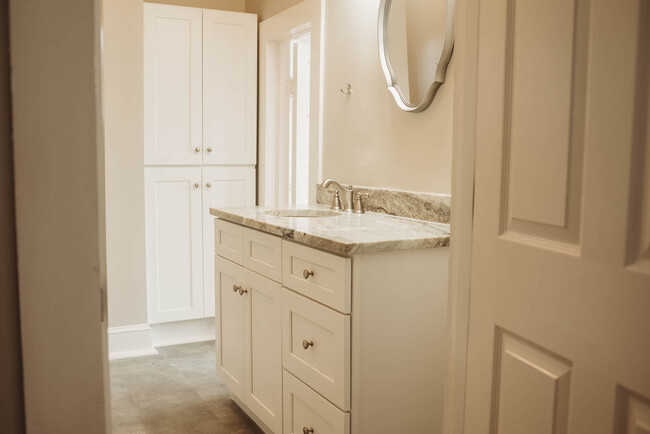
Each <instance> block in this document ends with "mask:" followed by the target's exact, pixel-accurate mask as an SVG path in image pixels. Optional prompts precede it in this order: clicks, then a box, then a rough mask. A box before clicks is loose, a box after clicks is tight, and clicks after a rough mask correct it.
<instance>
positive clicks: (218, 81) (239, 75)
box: [203, 9, 257, 164]
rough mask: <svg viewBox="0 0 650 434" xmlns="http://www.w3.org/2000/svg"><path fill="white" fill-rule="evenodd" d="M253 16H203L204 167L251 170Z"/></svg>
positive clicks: (254, 86)
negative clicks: (234, 166) (246, 166)
mask: <svg viewBox="0 0 650 434" xmlns="http://www.w3.org/2000/svg"><path fill="white" fill-rule="evenodd" d="M256 131H257V16H256V15H255V14H243V13H239V12H228V11H217V10H208V9H204V10H203V141H204V147H205V152H204V154H203V155H204V156H203V162H204V164H255V163H256V152H257V134H256Z"/></svg>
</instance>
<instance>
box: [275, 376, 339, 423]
mask: <svg viewBox="0 0 650 434" xmlns="http://www.w3.org/2000/svg"><path fill="white" fill-rule="evenodd" d="M283 386H284V387H283V389H284V392H283V394H284V398H283V400H284V406H283V407H284V434H303V433H309V432H313V433H314V434H349V433H350V413H347V412H345V411H341V410H339V409H338V408H336V407H335V406H334V405H332V404H331V403H330V402H328V401H327V400H326V399H325V398H323V397H322V396H320V395H319V394H318V393H316V392H314V391H313V390H312V389H310V388H309V387H308V386H306V385H305V384H304V383H303V382H301V381H300V380H298V379H297V378H296V377H294V376H293V375H291V374H290V373H289V372H287V371H284V375H283ZM310 430H313V431H310Z"/></svg>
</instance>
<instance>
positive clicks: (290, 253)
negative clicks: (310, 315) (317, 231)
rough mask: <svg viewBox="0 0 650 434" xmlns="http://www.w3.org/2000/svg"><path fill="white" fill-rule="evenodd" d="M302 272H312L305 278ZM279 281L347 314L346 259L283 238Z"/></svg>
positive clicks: (348, 264) (348, 279) (348, 281)
mask: <svg viewBox="0 0 650 434" xmlns="http://www.w3.org/2000/svg"><path fill="white" fill-rule="evenodd" d="M305 271H307V272H313V273H314V274H313V275H310V276H308V277H307V278H305V275H304V272H305ZM282 284H283V285H284V286H286V287H288V288H291V289H293V290H294V291H297V292H299V293H301V294H303V295H305V296H307V297H309V298H311V299H313V300H316V301H318V302H320V303H323V304H325V305H326V306H329V307H331V308H333V309H336V310H338V311H339V312H343V313H350V305H351V289H350V287H351V259H350V258H343V257H340V256H336V255H332V254H331V253H326V252H321V251H319V250H316V249H312V248H309V247H306V246H301V245H300V244H296V243H292V242H290V241H286V240H283V241H282Z"/></svg>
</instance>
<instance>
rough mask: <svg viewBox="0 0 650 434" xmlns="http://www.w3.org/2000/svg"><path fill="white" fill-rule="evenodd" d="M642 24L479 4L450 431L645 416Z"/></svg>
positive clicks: (540, 429)
mask: <svg viewBox="0 0 650 434" xmlns="http://www.w3.org/2000/svg"><path fill="white" fill-rule="evenodd" d="M648 10H649V7H648V2H647V0H636V1H625V2H619V1H614V0H592V1H587V0H575V1H572V2H566V1H564V0H551V1H546V2H539V1H535V0H482V1H481V7H480V15H479V20H480V25H479V29H480V30H479V40H480V44H479V51H478V86H477V89H478V90H477V92H478V94H477V101H478V102H477V118H476V119H477V124H476V173H475V174H476V179H475V185H476V190H475V209H474V220H473V221H474V233H473V247H472V274H471V297H470V324H469V347H468V369H467V393H466V399H467V402H466V413H465V432H468V433H475V432H476V433H487V432H496V433H501V434H509V433H521V432H527V433H528V432H530V433H608V434H609V433H611V432H612V429H613V427H615V426H616V427H619V426H620V427H621V429H620V430H617V431H616V432H633V431H626V429H627V427H629V426H632V425H630V424H632V423H637V422H629V423H628V420H637V419H638V418H637V416H629V417H627V416H626V417H623V416H619V415H620V414H623V413H625V414H628V413H627V411H628V410H622V409H626V408H628V407H629V408H632V407H633V408H634V410H630V411H637V410H636V409H637V408H638V409H640V410H638V412H639V413H638V414H645V413H643V411H644V410H643V409H647V406H644V405H645V404H647V402H648V398H649V397H650V322H648V320H647V310H648V309H647V307H648V306H649V305H650V290H649V289H650V273H648V271H649V269H648V268H647V263H648V262H647V245H648V235H647V228H648V225H647V222H648V221H650V220H648V211H647V210H648V205H647V203H648V199H647V198H648V193H647V186H648V185H649V184H648V182H647V179H648V178H647V176H648V175H647V168H648V159H647V148H648V132H647V124H648V100H649V99H650V97H649V95H650V93H649V91H648V82H649V81H650V68H649V67H648V65H649V63H648V62H649V60H648V55H647V53H648V47H650V44H649V41H650V39H649V36H648V25H647V23H648V22H650V13H649V12H648ZM630 397H632V398H630ZM637 403H641V404H638V405H637ZM630 414H631V413H630ZM634 414H637V413H634ZM640 417H642V416H639V418H640ZM635 418H636V419H635ZM630 429H632V428H630Z"/></svg>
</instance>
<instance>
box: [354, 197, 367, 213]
mask: <svg viewBox="0 0 650 434" xmlns="http://www.w3.org/2000/svg"><path fill="white" fill-rule="evenodd" d="M364 197H368V193H357V198H356V200H355V201H354V211H352V212H354V213H355V214H365V213H366V210H365V208H364V207H363V198H364Z"/></svg>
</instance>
